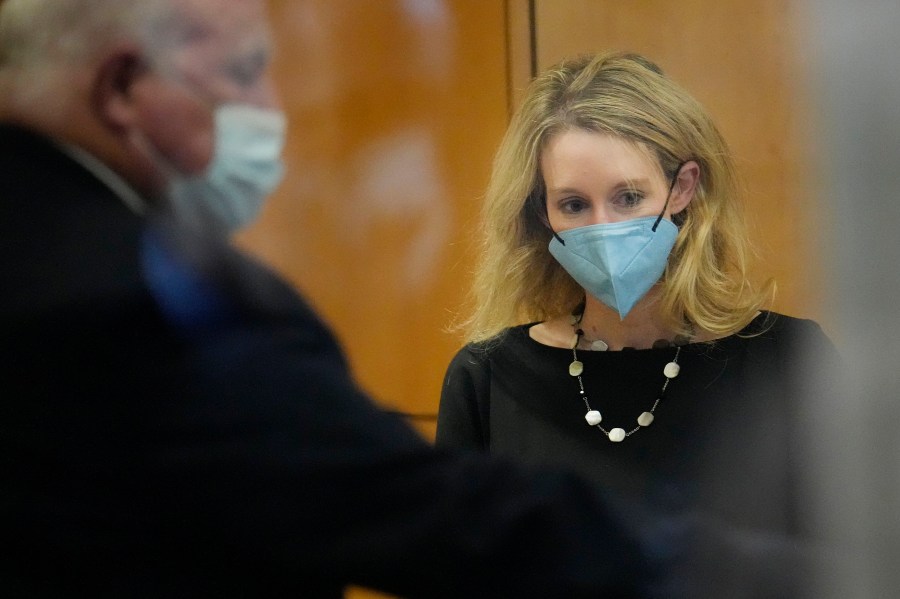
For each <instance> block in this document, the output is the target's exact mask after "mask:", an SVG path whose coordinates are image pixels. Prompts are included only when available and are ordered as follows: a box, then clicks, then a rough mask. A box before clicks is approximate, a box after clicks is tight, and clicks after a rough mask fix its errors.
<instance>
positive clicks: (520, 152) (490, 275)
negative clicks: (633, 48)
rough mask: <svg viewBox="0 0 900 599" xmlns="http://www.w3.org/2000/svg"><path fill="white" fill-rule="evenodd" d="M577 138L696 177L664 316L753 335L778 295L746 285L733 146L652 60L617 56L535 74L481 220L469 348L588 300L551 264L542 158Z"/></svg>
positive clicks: (666, 286) (666, 278)
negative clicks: (573, 134) (586, 136)
mask: <svg viewBox="0 0 900 599" xmlns="http://www.w3.org/2000/svg"><path fill="white" fill-rule="evenodd" d="M570 129H583V130H586V131H595V132H599V133H605V134H611V135H615V136H618V137H620V138H622V139H624V140H627V141H630V142H634V143H636V144H637V145H638V146H643V147H644V148H646V149H648V150H649V151H650V152H651V154H652V155H653V156H654V157H655V158H656V159H657V160H658V162H659V165H660V167H661V169H662V172H663V173H665V174H666V176H671V175H672V174H673V173H674V172H675V171H676V169H677V168H678V166H679V165H681V164H682V163H683V162H685V161H687V160H693V161H696V162H697V164H698V165H699V167H700V181H699V183H698V185H697V188H696V192H695V195H694V198H693V200H692V201H691V203H690V204H689V205H688V207H687V208H686V209H685V210H684V211H683V212H682V213H680V214H679V215H677V217H676V219H675V222H676V224H678V225H679V226H680V232H679V235H678V239H677V241H676V243H675V247H674V248H673V250H672V253H671V255H670V257H669V261H668V265H667V267H666V270H665V273H664V274H663V277H662V279H661V290H662V293H661V294H660V295H661V299H660V303H659V309H660V312H661V316H662V317H663V318H664V320H665V322H666V323H667V324H668V325H669V326H671V327H672V329H673V330H674V331H676V332H680V333H688V332H689V331H690V330H691V329H695V330H699V331H708V332H711V333H714V334H715V335H716V336H722V335H727V334H731V333H734V332H737V331H738V330H740V329H741V328H742V327H743V326H745V325H746V324H747V323H748V322H749V321H750V320H751V319H752V318H753V317H754V315H755V314H756V313H757V311H758V310H759V309H760V307H761V306H762V305H763V303H764V301H765V299H766V298H767V297H768V296H769V295H770V294H771V290H772V285H773V284H772V283H771V282H770V283H769V284H767V285H766V288H764V289H762V290H757V289H754V287H753V286H752V285H751V283H750V281H749V277H748V275H747V267H748V260H749V257H750V255H751V253H752V250H751V245H750V243H749V239H748V237H747V232H746V226H745V223H744V219H743V214H742V210H741V207H740V205H739V203H738V199H737V196H738V194H737V181H736V176H735V171H734V166H733V164H732V160H731V157H730V153H729V150H728V147H727V145H726V143H725V140H724V139H723V138H722V136H721V134H720V133H719V131H718V129H717V128H716V126H715V125H714V124H713V122H712V120H711V119H710V117H709V116H708V114H707V113H706V111H705V110H704V108H703V107H702V106H701V105H700V104H699V103H698V102H697V101H696V100H694V99H693V98H692V97H691V96H690V95H689V94H688V93H687V92H686V91H684V90H683V89H682V88H681V87H679V86H678V85H676V84H675V83H673V82H672V81H671V80H670V79H668V78H667V77H666V76H665V75H664V74H663V72H662V71H661V70H660V69H659V67H657V66H656V65H654V64H653V63H651V62H650V61H648V60H647V59H645V58H643V57H641V56H638V55H635V54H622V53H610V54H601V55H596V56H585V57H580V58H577V59H574V60H569V61H563V62H562V63H560V64H558V65H557V66H556V67H554V68H551V69H549V70H548V71H546V72H544V73H543V74H541V75H540V76H538V77H537V78H536V79H535V80H534V81H533V82H532V83H531V85H530V86H529V88H528V90H527V93H526V98H525V100H524V102H523V104H522V106H521V108H520V109H519V111H518V112H517V113H516V115H515V116H514V117H513V119H512V122H511V123H510V126H509V128H508V130H507V132H506V135H505V137H504V139H503V141H502V143H501V145H500V148H499V150H498V152H497V155H496V157H495V160H494V167H493V173H492V176H491V180H490V183H489V186H488V189H487V194H486V198H485V204H484V207H483V212H482V233H481V255H480V259H479V261H478V263H477V267H476V271H475V278H474V283H473V288H472V293H471V295H472V297H471V300H472V302H473V304H474V311H473V313H472V315H471V317H470V318H469V319H468V320H467V321H466V322H464V323H463V324H462V325H461V327H462V328H464V329H465V331H466V338H467V340H468V341H483V340H487V339H490V338H493V337H496V336H497V335H498V334H499V333H501V332H502V331H503V330H504V329H506V328H508V327H510V326H514V325H516V324H522V323H526V322H535V321H542V320H548V319H550V318H554V317H557V316H561V315H564V314H568V313H570V312H571V310H572V309H573V308H574V307H575V306H576V305H577V304H578V303H579V302H580V301H581V300H582V299H583V297H584V290H583V289H582V288H581V287H580V286H579V285H578V284H577V283H576V282H575V281H574V279H572V278H571V277H570V276H569V274H568V273H567V272H566V271H565V270H564V269H563V268H562V266H560V265H559V263H558V262H557V261H556V260H555V259H554V258H553V257H552V256H551V255H550V252H549V250H548V243H549V241H550V237H551V234H552V233H551V231H550V230H549V228H548V227H547V225H546V222H545V218H546V212H545V206H544V201H545V200H544V188H543V185H544V184H543V178H542V176H541V173H540V166H539V161H540V154H541V151H542V149H543V148H544V147H545V145H546V144H547V141H548V140H549V139H550V138H551V137H553V136H554V135H557V134H559V133H560V132H563V131H566V130H570Z"/></svg>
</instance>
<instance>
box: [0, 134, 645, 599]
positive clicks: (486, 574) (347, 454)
mask: <svg viewBox="0 0 900 599" xmlns="http://www.w3.org/2000/svg"><path fill="white" fill-rule="evenodd" d="M0 206H2V208H0V280H2V281H4V285H3V291H2V293H0V345H2V348H3V350H2V360H0V588H2V593H3V595H4V596H28V597H34V596H46V595H50V596H73V595H85V596H94V597H97V596H115V597H135V596H148V597H175V596H189V597H199V596H218V597H223V596H250V597H267V596H289V595H292V596H302V597H311V596H334V595H337V594H339V593H340V589H341V588H342V586H344V585H345V584H347V583H356V584H363V585H369V586H373V587H377V588H382V589H385V590H387V591H389V592H393V593H397V594H402V595H409V596H425V597H464V596H465V597H472V596H486V597H502V596H519V597H524V596H544V597H549V596H563V597H565V596H597V595H599V594H600V593H601V592H603V591H608V592H611V593H613V595H612V596H625V595H627V594H629V593H631V592H633V591H634V588H635V582H634V581H635V575H636V572H637V571H640V570H643V575H644V576H645V577H647V576H649V575H650V572H649V571H648V570H646V569H645V565H644V564H643V563H642V562H641V561H640V558H639V553H638V550H637V548H636V546H635V543H634V542H633V541H632V540H631V537H630V536H629V535H628V534H626V533H625V532H624V531H623V530H622V528H621V527H620V526H619V525H618V524H617V523H616V519H615V516H614V515H613V514H612V513H611V511H610V508H608V507H606V504H604V503H602V502H601V501H599V499H598V497H597V496H595V495H594V492H593V491H592V490H591V489H590V488H588V487H587V486H585V485H582V484H581V483H580V482H578V481H576V480H574V479H570V478H569V477H567V476H566V475H563V474H558V473H551V472H542V473H539V474H537V473H531V474H525V473H523V472H522V471H520V470H518V469H517V468H515V467H513V466H511V465H510V464H508V463H503V462H499V461H488V460H487V458H482V457H474V456H469V455H453V454H449V453H443V452H438V451H435V450H433V449H432V448H430V447H429V446H427V444H425V443H424V442H423V441H422V440H420V439H419V438H418V437H417V436H416V435H415V434H414V433H413V432H411V431H410V430H409V429H408V428H407V427H406V426H405V425H404V423H402V422H401V421H399V420H398V419H395V418H394V417H392V416H390V415H387V414H385V413H383V412H381V411H379V410H378V409H377V408H376V407H374V406H373V405H372V403H371V402H370V401H368V399H367V398H366V396H365V395H364V394H363V393H362V392H361V391H360V390H359V389H358V388H357V387H356V386H355V385H354V383H353V382H352V380H351V377H350V375H349V374H348V371H347V367H346V365H345V362H344V359H343V358H342V355H341V352H340V351H339V349H338V347H337V345H336V344H335V341H334V339H333V338H332V336H331V335H330V334H329V332H328V331H327V330H326V328H325V327H324V326H323V325H322V324H321V323H320V321H319V320H318V319H317V318H316V317H315V315H314V314H313V313H312V312H311V311H310V309H309V308H308V307H307V306H306V305H305V303H304V302H303V301H302V300H301V299H300V298H299V297H298V296H297V295H296V294H295V293H294V292H293V291H292V290H291V289H289V288H288V286H287V285H286V284H284V283H283V282H282V281H281V280H279V279H278V278H277V277H276V276H274V275H273V274H271V273H270V272H269V271H267V270H266V269H264V268H263V267H261V266H259V265H257V264H255V263H254V262H252V261H251V260H249V259H248V258H247V257H245V256H243V255H241V254H239V253H238V252H236V251H234V250H233V249H231V248H229V247H228V245H227V244H226V243H224V242H221V241H219V240H216V239H205V238H203V236H202V235H201V234H198V233H196V232H188V231H184V230H180V229H179V228H178V227H177V226H176V225H173V224H172V223H169V222H166V221H165V219H160V220H158V221H156V220H152V219H150V220H148V219H143V218H140V217H138V216H136V215H135V214H133V213H132V212H130V211H129V210H128V209H127V208H126V207H125V206H124V204H123V203H122V202H121V201H120V200H119V199H118V198H117V197H116V196H115V195H114V194H113V193H111V192H110V191H109V189H108V188H107V187H106V186H105V185H103V184H102V183H101V182H100V181H98V180H97V179H96V178H94V177H93V176H92V175H91V174H90V173H89V172H88V171H86V170H85V169H84V168H82V167H81V166H80V165H79V164H77V163H76V162H74V161H73V160H71V159H70V158H69V157H68V156H67V155H65V154H64V153H62V152H60V151H59V150H58V149H57V148H56V147H55V146H54V145H53V144H52V143H50V142H48V141H47V140H45V139H43V138H40V137H37V136H35V135H33V134H31V133H29V132H26V131H23V130H21V129H17V128H14V127H8V126H3V127H0Z"/></svg>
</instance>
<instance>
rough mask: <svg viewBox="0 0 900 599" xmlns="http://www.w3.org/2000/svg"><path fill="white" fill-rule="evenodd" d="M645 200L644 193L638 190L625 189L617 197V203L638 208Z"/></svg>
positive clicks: (625, 206)
mask: <svg viewBox="0 0 900 599" xmlns="http://www.w3.org/2000/svg"><path fill="white" fill-rule="evenodd" d="M643 200H644V195H643V194H642V193H640V192H637V191H625V192H622V193H621V194H619V196H618V197H617V198H616V203H617V204H618V205H619V206H621V207H623V208H637V206H638V204H640V203H641V202H642V201H643Z"/></svg>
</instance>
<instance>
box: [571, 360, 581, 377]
mask: <svg viewBox="0 0 900 599" xmlns="http://www.w3.org/2000/svg"><path fill="white" fill-rule="evenodd" d="M582 372H584V364H582V363H581V362H579V361H578V360H575V361H574V362H572V363H571V364H569V374H570V375H572V376H578V375H579V374H581V373H582Z"/></svg>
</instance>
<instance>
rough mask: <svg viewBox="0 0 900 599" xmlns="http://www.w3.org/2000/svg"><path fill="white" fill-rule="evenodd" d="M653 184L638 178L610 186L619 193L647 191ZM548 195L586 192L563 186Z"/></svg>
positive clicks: (550, 191)
mask: <svg viewBox="0 0 900 599" xmlns="http://www.w3.org/2000/svg"><path fill="white" fill-rule="evenodd" d="M652 184H653V182H652V181H651V180H650V178H648V177H637V178H629V179H622V180H621V181H618V182H616V183H615V184H614V185H611V186H610V188H609V189H610V190H611V191H619V190H621V189H635V188H641V189H647V188H648V187H650V186H651V185H652ZM547 193H548V194H553V195H567V194H575V195H583V194H584V191H583V190H582V189H580V188H578V187H572V186H569V185H563V186H562V187H550V188H548V189H547Z"/></svg>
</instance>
